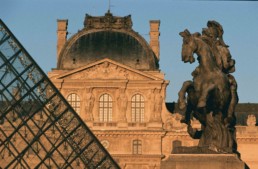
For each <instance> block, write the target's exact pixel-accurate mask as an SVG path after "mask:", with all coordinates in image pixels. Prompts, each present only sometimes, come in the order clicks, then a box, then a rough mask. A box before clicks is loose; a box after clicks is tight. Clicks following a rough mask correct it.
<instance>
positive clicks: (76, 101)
mask: <svg viewBox="0 0 258 169" xmlns="http://www.w3.org/2000/svg"><path fill="white" fill-rule="evenodd" d="M67 101H68V102H69V104H70V105H71V106H72V107H73V109H74V110H75V111H76V112H77V113H78V114H79V113H80V105H81V102H80V97H79V96H78V95H77V94H75V93H72V94H70V95H69V96H68V97H67Z"/></svg>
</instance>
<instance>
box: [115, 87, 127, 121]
mask: <svg viewBox="0 0 258 169" xmlns="http://www.w3.org/2000/svg"><path fill="white" fill-rule="evenodd" d="M119 91H120V92H119V93H120V95H119V97H118V98H117V103H118V108H119V113H120V114H119V119H118V120H119V121H120V122H126V121H127V120H126V110H127V104H128V99H127V96H126V94H125V89H120V90H119Z"/></svg>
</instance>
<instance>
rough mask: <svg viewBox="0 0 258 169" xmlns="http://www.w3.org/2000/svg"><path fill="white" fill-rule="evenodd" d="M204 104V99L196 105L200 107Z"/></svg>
mask: <svg viewBox="0 0 258 169" xmlns="http://www.w3.org/2000/svg"><path fill="white" fill-rule="evenodd" d="M205 106H206V102H204V101H200V102H199V103H198V105H197V107H198V108H202V107H205Z"/></svg>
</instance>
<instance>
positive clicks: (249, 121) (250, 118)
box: [246, 114, 256, 126]
mask: <svg viewBox="0 0 258 169" xmlns="http://www.w3.org/2000/svg"><path fill="white" fill-rule="evenodd" d="M246 124H247V126H255V125H256V117H255V115H253V114H250V115H248V117H247V121H246Z"/></svg>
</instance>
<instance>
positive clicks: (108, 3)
mask: <svg viewBox="0 0 258 169" xmlns="http://www.w3.org/2000/svg"><path fill="white" fill-rule="evenodd" d="M108 13H110V0H108Z"/></svg>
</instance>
